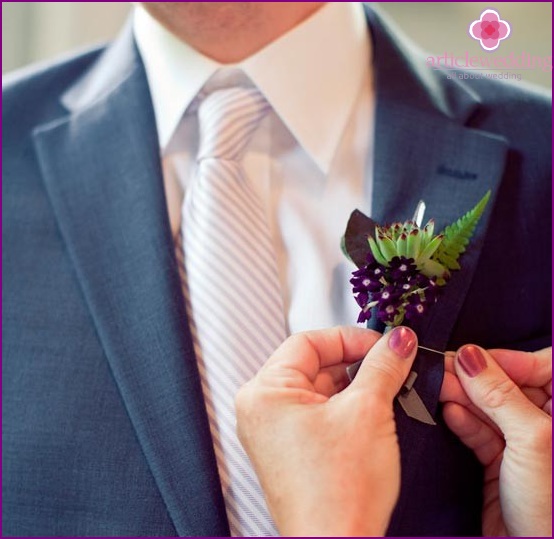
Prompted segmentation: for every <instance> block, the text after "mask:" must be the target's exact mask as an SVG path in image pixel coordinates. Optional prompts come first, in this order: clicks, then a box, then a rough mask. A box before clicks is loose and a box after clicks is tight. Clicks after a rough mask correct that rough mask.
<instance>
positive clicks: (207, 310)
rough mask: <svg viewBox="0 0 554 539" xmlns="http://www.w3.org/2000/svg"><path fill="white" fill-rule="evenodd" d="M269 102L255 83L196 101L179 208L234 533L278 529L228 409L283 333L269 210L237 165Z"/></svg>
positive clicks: (200, 357) (188, 290) (188, 294)
mask: <svg viewBox="0 0 554 539" xmlns="http://www.w3.org/2000/svg"><path fill="white" fill-rule="evenodd" d="M268 109H269V104H268V103H267V101H266V100H265V99H264V98H263V96H262V95H261V94H260V93H259V92H258V91H257V90H256V89H253V88H239V87H234V88H229V89H225V90H217V91H215V92H213V93H211V94H209V95H208V96H207V97H206V98H205V99H204V100H203V101H202V102H201V103H200V106H199V108H198V119H199V126H200V146H199V151H198V155H197V166H196V171H195V176H194V179H193V181H192V184H191V185H190V187H189V188H188V189H187V192H186V195H185V200H184V203H183V209H182V238H183V246H184V266H185V273H186V276H185V275H183V277H185V286H184V290H185V298H186V300H187V308H188V310H189V319H190V320H191V321H192V322H191V325H192V326H193V327H192V333H193V338H194V343H195V351H196V357H197V361H198V366H199V371H200V376H201V380H202V387H203V391H204V398H205V402H206V408H207V412H208V417H209V420H210V428H211V433H212V438H213V443H214V448H215V454H216V458H217V464H218V469H219V476H220V479H221V484H222V488H223V495H224V499H225V506H226V509H227V516H228V519H229V525H230V529H231V534H232V535H233V536H272V535H277V532H276V530H275V527H274V524H273V522H272V520H271V517H270V516H269V513H268V510H267V507H266V504H265V500H264V497H263V493H262V491H261V488H260V485H259V483H258V480H257V478H256V476H255V474H254V471H253V469H252V466H251V464H250V461H249V459H248V457H247V456H246V454H245V453H244V450H243V449H242V446H241V445H240V442H239V441H238V439H237V435H236V420H235V408H234V398H235V395H236V393H237V391H238V389H239V387H240V386H241V385H243V384H244V383H245V382H247V381H248V380H249V379H251V378H252V377H253V376H254V375H255V374H256V372H257V371H258V370H259V369H260V367H261V366H262V364H263V363H264V361H265V360H266V359H267V358H268V357H269V356H270V355H271V354H272V353H273V351H274V350H275V349H276V348H277V346H279V344H280V343H281V342H282V341H283V340H284V338H285V336H286V333H285V322H284V310H283V301H282V297H281V289H280V285H279V280H278V275H277V265H276V261H275V254H274V247H273V244H272V241H271V237H270V233H269V227H268V223H267V216H266V215H265V213H264V209H263V207H262V204H261V201H260V200H259V199H258V197H257V195H256V193H255V192H254V190H253V189H252V187H251V186H250V184H249V182H248V179H247V178H246V176H245V174H244V171H243V168H242V166H241V159H242V156H243V153H244V151H245V150H246V147H247V145H248V143H249V140H250V138H251V136H252V134H253V132H254V131H255V130H256V128H257V126H258V124H259V122H260V120H261V119H262V117H263V116H264V115H265V113H266V112H267V111H268Z"/></svg>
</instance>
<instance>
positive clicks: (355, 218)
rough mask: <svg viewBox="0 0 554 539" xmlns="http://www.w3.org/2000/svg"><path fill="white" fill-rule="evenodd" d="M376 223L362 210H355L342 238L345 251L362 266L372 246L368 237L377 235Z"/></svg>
mask: <svg viewBox="0 0 554 539" xmlns="http://www.w3.org/2000/svg"><path fill="white" fill-rule="evenodd" d="M375 226H376V223H375V221H374V220H373V219H370V218H369V217H367V215H364V214H363V213H362V212H361V211H360V210H354V211H353V212H352V214H351V215H350V218H349V219H348V224H347V225H346V231H345V233H344V236H343V237H342V240H341V249H342V251H343V253H345V255H346V256H347V258H349V259H350V260H352V262H354V264H356V266H358V268H361V267H363V266H365V264H366V263H367V260H366V257H367V255H368V254H369V251H370V248H369V244H368V241H367V239H368V237H369V236H373V235H375Z"/></svg>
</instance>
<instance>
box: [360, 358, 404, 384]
mask: <svg viewBox="0 0 554 539" xmlns="http://www.w3.org/2000/svg"><path fill="white" fill-rule="evenodd" d="M368 370H371V371H373V373H374V375H376V376H378V377H379V378H381V379H382V380H383V384H382V385H386V386H399V385H400V384H401V383H402V382H403V381H404V378H405V377H406V373H404V372H403V370H402V369H401V368H400V367H399V366H398V365H396V364H395V363H393V362H390V363H389V362H384V361H379V362H371V363H370V364H369V365H368Z"/></svg>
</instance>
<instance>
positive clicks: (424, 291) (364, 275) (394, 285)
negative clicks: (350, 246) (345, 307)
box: [350, 254, 440, 326]
mask: <svg viewBox="0 0 554 539" xmlns="http://www.w3.org/2000/svg"><path fill="white" fill-rule="evenodd" d="M352 275H353V277H352V279H350V283H351V284H352V289H353V292H354V294H355V298H356V301H357V303H358V305H359V306H360V308H361V312H360V315H359V316H358V322H366V321H367V320H369V319H370V318H371V316H372V314H371V311H372V309H373V307H376V309H377V311H376V313H377V317H378V318H379V320H381V321H382V322H384V323H385V324H387V325H395V326H396V325H399V324H401V323H402V321H403V320H404V317H406V318H408V319H412V318H414V317H416V316H419V315H422V314H424V313H426V312H427V309H428V308H429V307H430V306H431V305H433V304H434V303H435V302H436V301H437V294H438V291H439V289H440V287H439V286H438V285H437V282H436V279H434V278H429V277H426V276H425V275H423V274H422V273H420V272H419V271H418V269H417V267H416V265H415V264H414V260H413V258H406V257H403V256H395V257H394V258H392V259H391V260H390V261H389V263H388V266H384V265H382V264H379V263H378V262H377V261H376V260H375V258H373V255H372V254H368V256H367V264H366V265H365V266H364V267H362V268H360V269H359V270H357V271H355V272H353V274H352Z"/></svg>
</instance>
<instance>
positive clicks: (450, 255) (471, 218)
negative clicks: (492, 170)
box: [432, 191, 491, 270]
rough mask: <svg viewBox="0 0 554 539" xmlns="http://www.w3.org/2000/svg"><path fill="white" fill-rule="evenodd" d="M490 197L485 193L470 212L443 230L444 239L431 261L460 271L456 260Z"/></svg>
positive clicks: (488, 192)
mask: <svg viewBox="0 0 554 539" xmlns="http://www.w3.org/2000/svg"><path fill="white" fill-rule="evenodd" d="M490 196H491V192H490V191H487V193H486V194H485V196H484V197H483V198H482V199H481V200H480V201H479V202H478V203H477V205H476V206H475V207H474V208H473V209H472V210H470V211H468V212H467V213H466V214H465V215H463V216H462V217H460V218H459V219H458V220H457V221H456V222H455V223H452V224H451V225H449V226H447V227H446V228H445V229H444V232H443V234H444V239H443V240H442V243H441V244H440V246H439V248H438V249H437V251H436V252H435V254H434V255H433V257H432V258H433V260H436V261H437V262H440V263H441V264H443V265H444V266H446V267H447V268H448V269H451V270H456V269H460V264H459V263H458V259H459V258H460V256H461V255H462V253H464V252H465V250H466V246H467V245H468V244H469V240H470V239H471V236H472V235H473V232H474V231H475V227H476V226H477V223H478V222H479V219H480V218H481V215H483V212H484V211H485V207H486V206H487V202H488V201H489V198H490Z"/></svg>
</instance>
